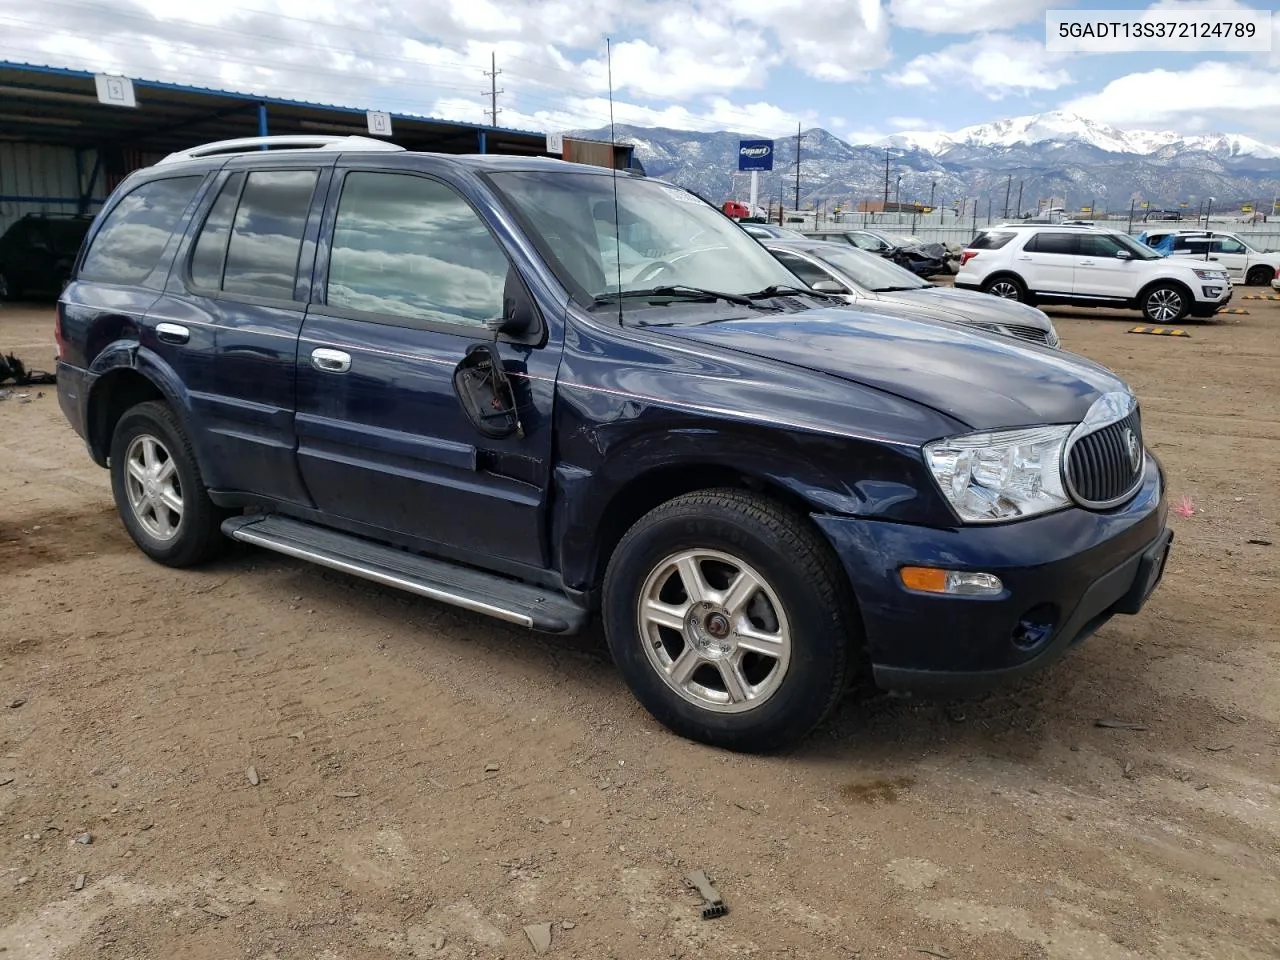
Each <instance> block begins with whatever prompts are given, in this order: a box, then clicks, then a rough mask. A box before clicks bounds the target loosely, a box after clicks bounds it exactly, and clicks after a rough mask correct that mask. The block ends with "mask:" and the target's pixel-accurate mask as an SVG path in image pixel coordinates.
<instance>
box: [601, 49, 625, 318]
mask: <svg viewBox="0 0 1280 960" xmlns="http://www.w3.org/2000/svg"><path fill="white" fill-rule="evenodd" d="M604 49H605V60H606V62H607V65H608V72H609V167H610V170H611V171H612V177H611V178H610V179H612V180H613V243H614V251H613V252H614V262H615V264H616V265H617V267H618V326H619V327H621V326H622V224H620V223H619V222H618V136H617V133H616V132H615V130H614V127H613V41H612V40H610V39H609V38H608V37H605V38H604Z"/></svg>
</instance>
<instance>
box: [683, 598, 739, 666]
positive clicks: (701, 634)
mask: <svg viewBox="0 0 1280 960" xmlns="http://www.w3.org/2000/svg"><path fill="white" fill-rule="evenodd" d="M685 628H686V635H687V636H688V637H689V640H690V642H691V643H692V644H693V647H694V649H695V650H697V651H698V653H699V654H701V655H702V656H703V657H705V658H706V659H708V660H723V659H724V658H725V657H727V656H729V655H730V654H731V653H733V651H734V648H735V644H734V642H733V640H732V634H733V623H732V622H731V621H730V619H729V617H728V615H727V614H726V613H725V612H724V611H723V610H721V609H720V608H719V607H717V606H715V605H714V604H710V603H699V604H695V605H694V607H693V609H692V610H690V611H689V616H688V618H687V619H686V620H685Z"/></svg>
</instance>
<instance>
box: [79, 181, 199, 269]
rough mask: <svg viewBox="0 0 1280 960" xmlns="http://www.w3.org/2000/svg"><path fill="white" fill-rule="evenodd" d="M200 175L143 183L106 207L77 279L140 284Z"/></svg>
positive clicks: (194, 189) (179, 217) (170, 234)
mask: <svg viewBox="0 0 1280 960" xmlns="http://www.w3.org/2000/svg"><path fill="white" fill-rule="evenodd" d="M203 180H204V176H203V175H200V176H188V177H167V178H165V179H162V180H149V181H147V182H146V183H143V184H141V185H139V186H138V187H136V188H135V189H133V190H131V191H130V192H129V194H128V195H127V196H125V197H124V198H123V199H122V200H121V201H120V202H119V203H117V204H116V205H115V206H114V207H112V208H111V211H110V212H109V213H108V214H107V218H106V220H105V221H103V224H102V226H101V228H100V229H99V230H98V232H97V234H96V235H95V236H94V238H93V243H92V245H91V246H90V247H89V252H88V253H87V254H85V258H84V264H83V265H82V266H81V268H80V278H81V279H83V280H97V281H100V282H103V283H141V282H142V281H143V280H145V279H146V278H147V276H148V275H149V274H150V273H151V271H152V270H154V269H155V267H156V264H157V263H159V261H160V256H161V254H163V253H164V248H165V244H167V243H168V242H169V237H170V236H172V235H173V231H174V230H175V228H177V226H178V224H179V223H180V222H181V221H182V217H183V214H185V213H186V210H187V207H188V206H189V205H190V203H191V201H192V199H193V198H194V197H195V195H196V190H198V189H199V188H200V184H201V182H202V181H203Z"/></svg>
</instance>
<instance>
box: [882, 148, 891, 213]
mask: <svg viewBox="0 0 1280 960" xmlns="http://www.w3.org/2000/svg"><path fill="white" fill-rule="evenodd" d="M880 209H881V210H888V209H889V148H888V147H885V148H884V206H883V207H881V208H880Z"/></svg>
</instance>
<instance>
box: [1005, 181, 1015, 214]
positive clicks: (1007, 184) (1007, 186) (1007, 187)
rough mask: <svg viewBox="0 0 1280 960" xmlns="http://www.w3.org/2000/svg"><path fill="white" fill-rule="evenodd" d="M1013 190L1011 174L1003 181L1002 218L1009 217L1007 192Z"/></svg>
mask: <svg viewBox="0 0 1280 960" xmlns="http://www.w3.org/2000/svg"><path fill="white" fill-rule="evenodd" d="M1012 192H1013V174H1012V173H1011V174H1009V179H1008V180H1006V181H1005V182H1004V218H1005V219H1006V220H1008V219H1009V194H1010V193H1012Z"/></svg>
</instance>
